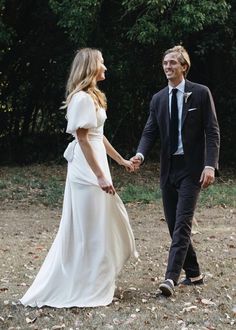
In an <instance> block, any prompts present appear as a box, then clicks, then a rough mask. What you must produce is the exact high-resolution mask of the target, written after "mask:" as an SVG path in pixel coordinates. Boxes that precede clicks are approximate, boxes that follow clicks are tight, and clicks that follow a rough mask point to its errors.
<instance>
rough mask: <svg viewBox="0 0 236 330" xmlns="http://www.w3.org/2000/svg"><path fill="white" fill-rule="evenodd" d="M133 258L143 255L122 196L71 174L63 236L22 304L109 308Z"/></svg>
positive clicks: (63, 221) (53, 248)
mask: <svg viewBox="0 0 236 330" xmlns="http://www.w3.org/2000/svg"><path fill="white" fill-rule="evenodd" d="M70 173H71V172H70ZM132 255H133V256H135V257H137V256H138V254H137V252H136V248H135V242H134V237H133V233H132V229H131V227H130V224H129V218H128V215H127V212H126V209H125V207H124V204H123V202H122V201H121V199H120V198H119V196H118V195H117V194H115V195H114V196H113V195H109V194H107V193H105V192H103V191H102V190H101V188H100V187H98V186H96V185H86V184H80V183H78V182H75V181H74V180H73V176H72V180H71V179H70V176H69V175H67V180H66V186H65V194H64V202H63V212H62V218H61V223H60V227H59V230H58V233H57V235H56V238H55V240H54V242H53V244H52V246H51V248H50V250H49V252H48V255H47V257H46V259H45V260H44V263H43V265H42V267H41V269H40V271H39V273H38V275H37V276H36V278H35V280H34V282H33V284H32V285H31V287H30V288H29V289H28V291H27V292H26V294H25V295H24V296H23V298H22V299H21V300H20V302H21V303H22V304H23V305H25V306H32V307H36V306H37V307H42V306H45V305H46V306H51V307H58V308H62V307H95V306H105V305H108V304H110V303H111V302H112V299H113V295H114V290H115V280H116V277H117V275H118V273H119V272H120V270H121V268H122V267H123V265H124V263H125V262H126V261H127V260H128V259H129V257H131V256H132Z"/></svg>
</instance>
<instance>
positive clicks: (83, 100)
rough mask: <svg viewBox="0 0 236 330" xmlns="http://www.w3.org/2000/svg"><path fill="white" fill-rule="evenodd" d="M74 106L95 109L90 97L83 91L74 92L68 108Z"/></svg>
mask: <svg viewBox="0 0 236 330" xmlns="http://www.w3.org/2000/svg"><path fill="white" fill-rule="evenodd" d="M74 105H76V106H77V105H80V106H82V107H83V106H85V107H87V106H89V107H92V108H95V104H94V101H93V99H92V97H91V96H90V95H89V94H88V93H86V92H84V91H79V92H76V93H75V94H74V95H73V96H72V98H71V101H70V104H69V107H71V106H74Z"/></svg>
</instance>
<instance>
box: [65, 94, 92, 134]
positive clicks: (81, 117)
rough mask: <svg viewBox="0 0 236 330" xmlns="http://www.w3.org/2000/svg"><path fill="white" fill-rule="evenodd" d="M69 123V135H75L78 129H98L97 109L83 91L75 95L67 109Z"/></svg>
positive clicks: (67, 130)
mask: <svg viewBox="0 0 236 330" xmlns="http://www.w3.org/2000/svg"><path fill="white" fill-rule="evenodd" d="M67 121H68V122H67V128H66V132H67V133H69V134H75V132H76V130H77V129H78V128H87V129H88V128H94V127H97V116H96V108H95V104H94V102H93V99H92V98H91V96H90V95H88V94H87V93H85V92H83V91H80V92H78V93H76V94H75V95H73V97H72V99H71V101H70V103H69V105H68V108H67Z"/></svg>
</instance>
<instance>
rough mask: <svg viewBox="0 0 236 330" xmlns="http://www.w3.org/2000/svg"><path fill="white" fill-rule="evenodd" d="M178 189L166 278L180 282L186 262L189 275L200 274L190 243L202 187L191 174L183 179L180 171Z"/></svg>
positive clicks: (177, 181)
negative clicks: (193, 179)
mask: <svg viewBox="0 0 236 330" xmlns="http://www.w3.org/2000/svg"><path fill="white" fill-rule="evenodd" d="M177 177H178V176H177ZM177 177H176V179H177ZM176 189H177V191H178V203H177V210H176V221H175V227H174V231H173V234H172V243H171V247H170V252H169V259H168V265H167V271H166V279H172V280H173V281H174V282H175V283H177V282H178V279H179V276H180V273H181V270H182V268H183V266H184V263H185V262H186V266H187V269H188V275H190V274H191V277H195V276H199V275H200V270H199V266H198V263H197V258H196V254H195V252H194V250H193V248H192V246H191V245H190V244H191V228H192V219H193V214H194V210H195V206H196V202H197V198H198V194H199V190H200V188H199V186H198V185H196V184H195V183H194V182H193V181H192V179H191V177H189V176H185V177H183V178H182V179H181V172H179V180H178V179H177V180H176Z"/></svg>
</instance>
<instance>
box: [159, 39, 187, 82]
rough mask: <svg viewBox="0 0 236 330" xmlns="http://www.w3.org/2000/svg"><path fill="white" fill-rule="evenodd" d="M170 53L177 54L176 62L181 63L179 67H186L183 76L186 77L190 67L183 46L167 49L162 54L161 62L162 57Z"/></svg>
mask: <svg viewBox="0 0 236 330" xmlns="http://www.w3.org/2000/svg"><path fill="white" fill-rule="evenodd" d="M170 53H177V54H178V60H179V62H180V63H181V65H185V64H186V65H187V70H186V71H185V72H184V76H185V77H186V76H187V74H188V72H189V69H190V66H191V62H190V57H189V54H188V52H187V50H186V49H185V48H184V47H183V46H180V45H178V46H174V47H172V48H170V49H167V50H166V51H165V52H164V54H163V58H162V62H163V60H164V57H165V56H166V55H167V54H170Z"/></svg>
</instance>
